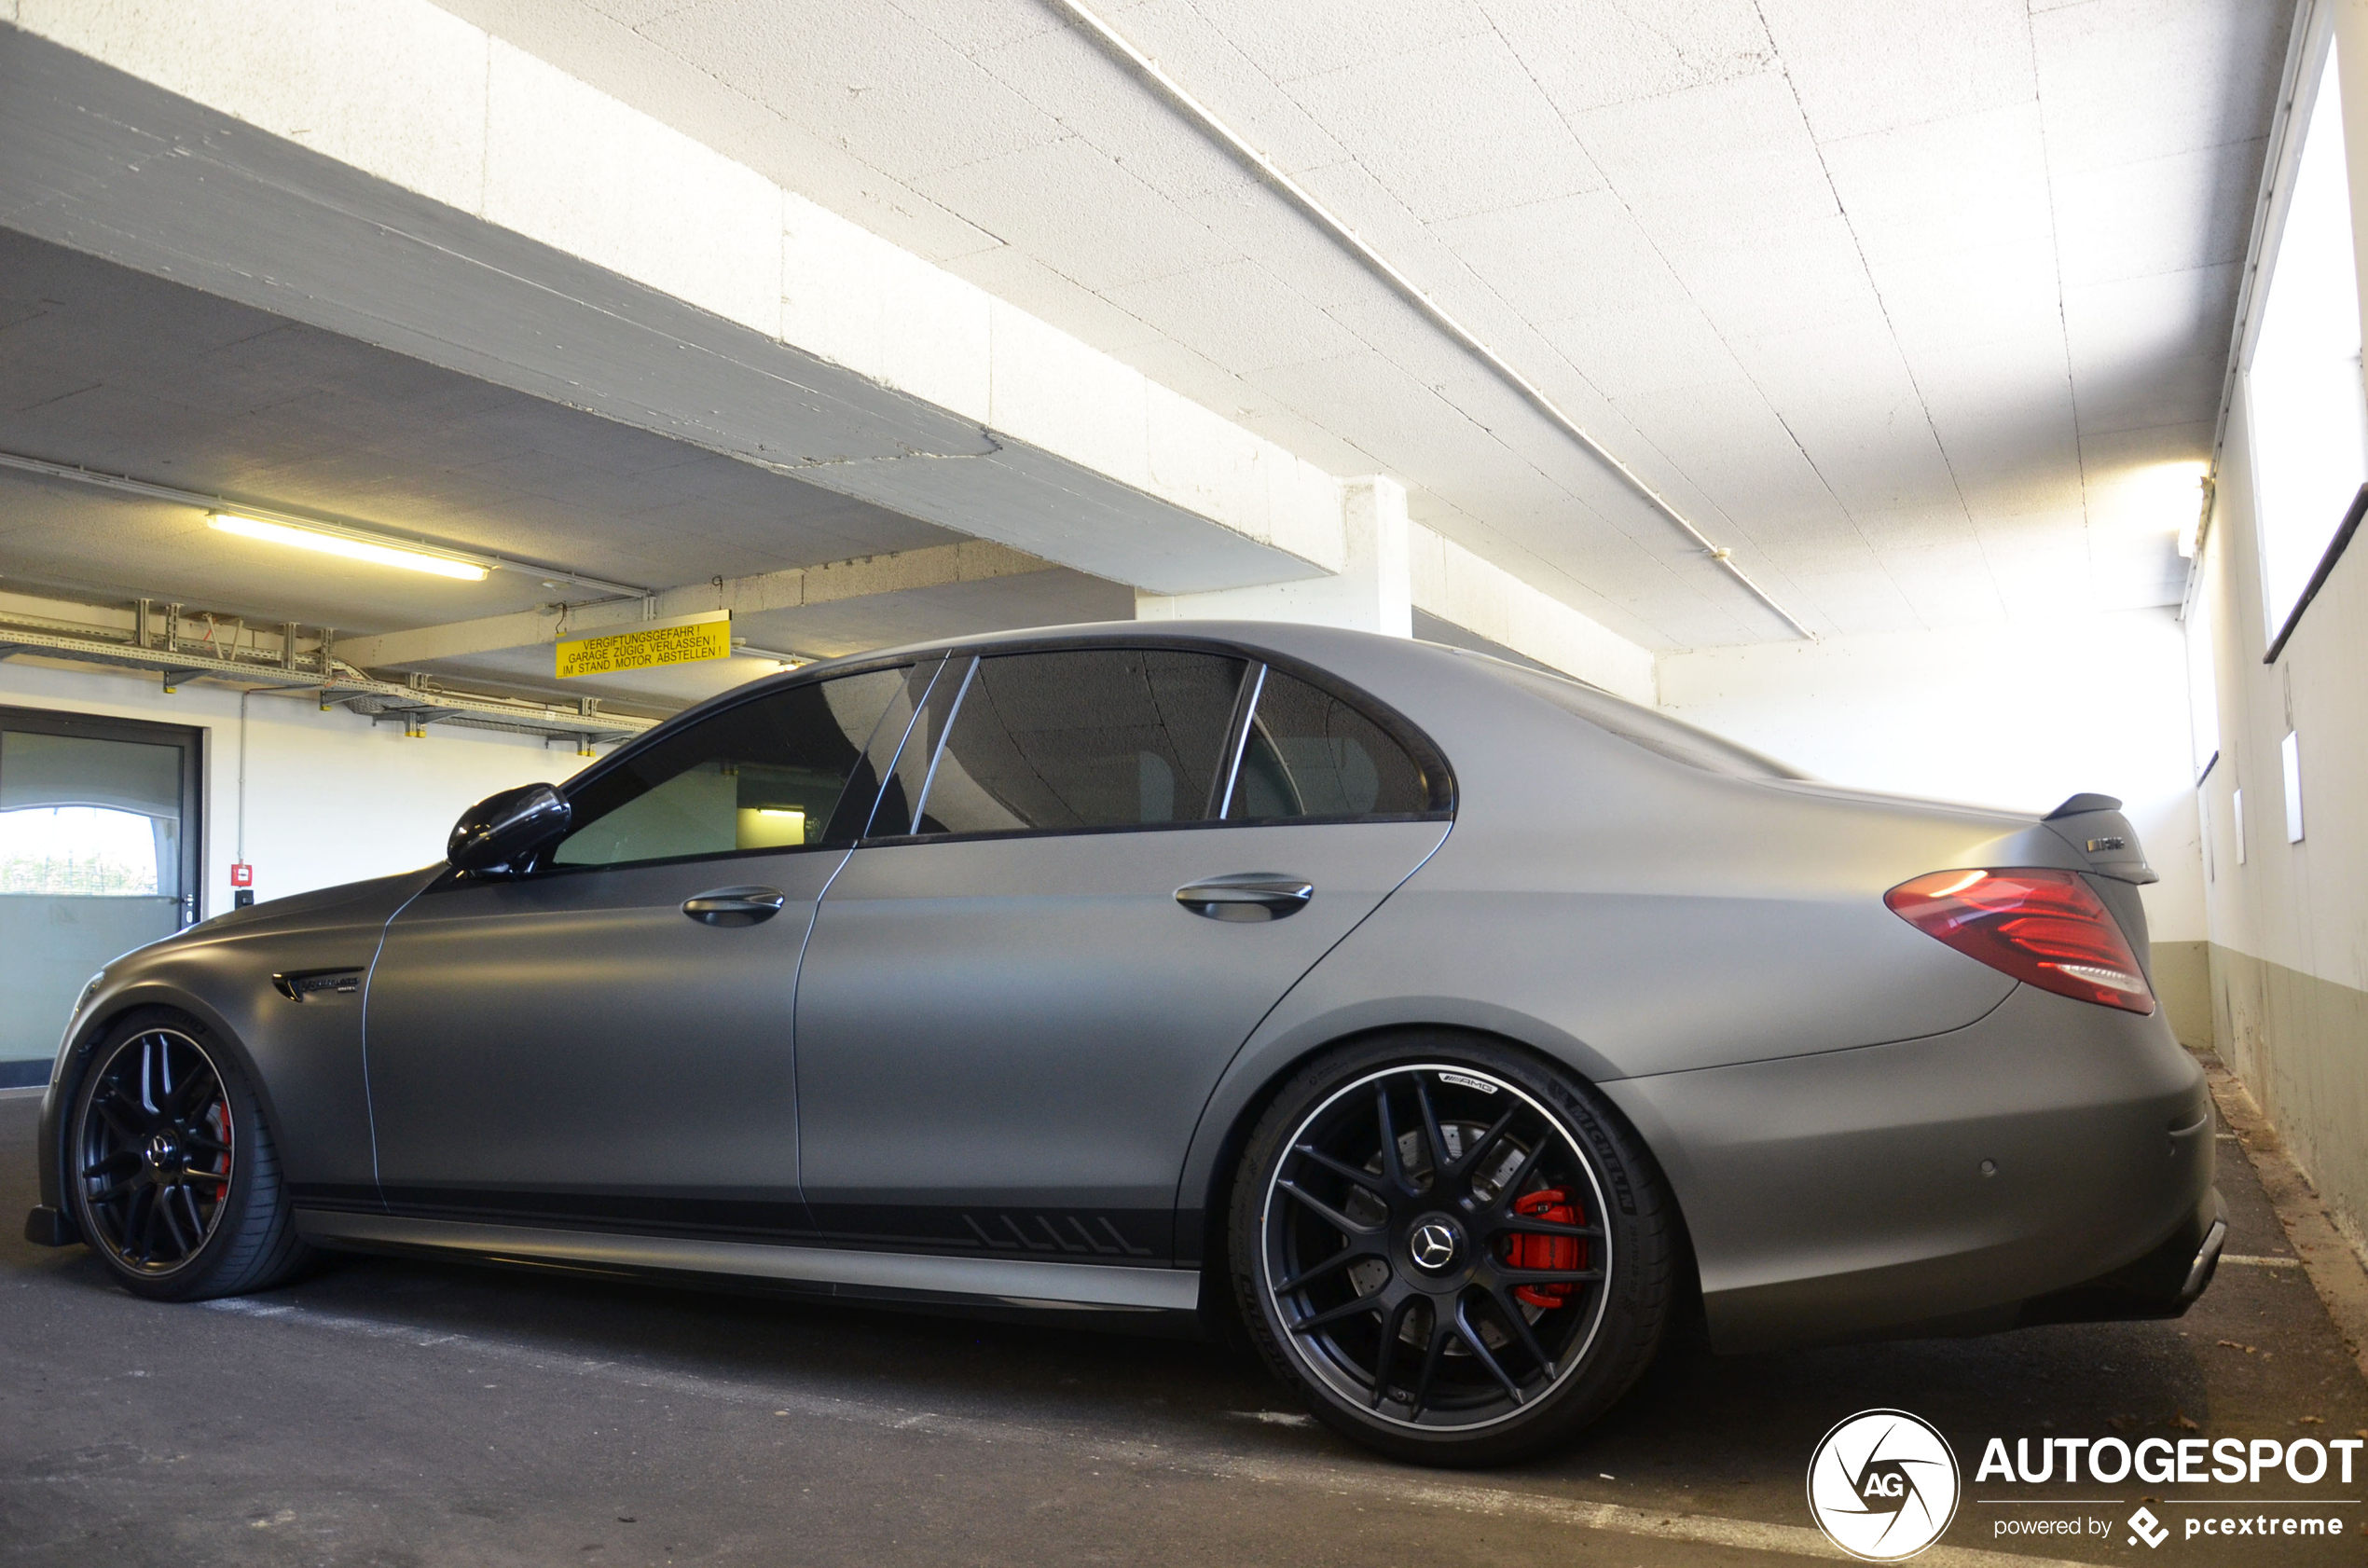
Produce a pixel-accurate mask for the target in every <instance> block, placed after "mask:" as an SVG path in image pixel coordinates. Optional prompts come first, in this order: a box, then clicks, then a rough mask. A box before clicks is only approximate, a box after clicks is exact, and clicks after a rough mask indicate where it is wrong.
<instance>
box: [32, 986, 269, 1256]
mask: <svg viewBox="0 0 2368 1568" xmlns="http://www.w3.org/2000/svg"><path fill="white" fill-rule="evenodd" d="M64 1144H65V1148H64V1151H63V1152H64V1157H65V1168H64V1170H63V1171H62V1173H61V1174H62V1177H63V1180H64V1187H65V1193H66V1204H67V1206H68V1212H70V1213H71V1214H72V1215H73V1217H74V1219H75V1223H76V1225H77V1226H79V1227H80V1228H81V1231H82V1236H83V1239H84V1241H86V1242H87V1243H88V1244H89V1246H90V1250H91V1251H93V1252H95V1253H97V1254H98V1255H99V1257H100V1259H102V1260H103V1262H104V1263H105V1264H106V1265H107V1271H108V1272H110V1273H112V1274H114V1275H115V1277H116V1279H117V1282H118V1283H120V1284H121V1285H122V1286H123V1287H124V1288H125V1289H127V1290H129V1291H131V1292H132V1294H134V1295H137V1296H145V1297H147V1298H148V1299H150V1300H158V1301H199V1300H206V1299H207V1298H209V1297H214V1296H236V1295H241V1294H243V1293H245V1292H247V1291H253V1290H266V1289H268V1288H270V1287H271V1286H275V1285H279V1284H282V1283H283V1282H285V1281H286V1280H287V1279H289V1278H290V1277H292V1276H293V1275H294V1274H296V1272H297V1271H298V1270H300V1269H302V1268H303V1267H304V1265H305V1263H306V1262H307V1261H308V1260H309V1259H310V1248H308V1247H307V1246H306V1245H304V1243H303V1242H302V1241H300V1240H298V1239H297V1236H296V1217H295V1213H294V1211H293V1208H292V1207H291V1205H290V1204H289V1203H288V1199H287V1188H286V1184H285V1182H284V1181H283V1180H282V1176H281V1171H280V1156H279V1150H278V1148H277V1147H276V1146H275V1145H274V1144H273V1142H272V1138H271V1130H270V1128H269V1127H268V1125H266V1124H265V1121H264V1117H263V1109H262V1106H261V1104H260V1102H259V1101H258V1100H257V1099H256V1097H255V1090H254V1087H253V1086H252V1085H251V1084H250V1083H249V1082H248V1081H247V1079H246V1075H245V1073H244V1072H242V1071H241V1068H240V1066H239V1061H238V1058H237V1056H236V1055H235V1054H234V1053H233V1052H230V1051H229V1050H228V1049H227V1047H226V1045H225V1043H224V1042H223V1041H222V1040H221V1039H220V1038H217V1037H216V1036H215V1035H214V1034H213V1033H212V1032H210V1031H209V1030H208V1029H207V1028H206V1027H205V1025H202V1024H200V1023H199V1022H198V1021H197V1020H196V1019H194V1018H192V1017H190V1016H188V1015H187V1014H186V1013H182V1012H176V1011H169V1010H165V1009H150V1010H146V1011H141V1012H136V1013H131V1014H129V1015H127V1016H126V1017H125V1018H124V1019H123V1020H122V1021H121V1022H119V1023H117V1025H115V1026H114V1027H113V1028H111V1029H110V1030H108V1031H107V1034H106V1036H105V1037H104V1038H103V1039H102V1040H101V1042H100V1044H99V1046H98V1048H97V1049H96V1050H94V1051H93V1052H91V1053H90V1059H89V1068H88V1070H86V1071H85V1072H84V1073H83V1075H82V1077H81V1080H80V1081H79V1082H77V1083H76V1086H75V1093H74V1098H73V1101H72V1103H71V1106H70V1107H69V1109H68V1111H67V1114H66V1119H65V1131H64Z"/></svg>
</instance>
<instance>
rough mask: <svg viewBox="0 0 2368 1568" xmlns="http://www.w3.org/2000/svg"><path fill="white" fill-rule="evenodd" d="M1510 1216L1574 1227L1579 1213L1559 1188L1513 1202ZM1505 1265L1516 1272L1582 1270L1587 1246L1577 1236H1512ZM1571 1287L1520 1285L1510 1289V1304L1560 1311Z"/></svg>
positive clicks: (1518, 1233) (1552, 1188) (1561, 1284)
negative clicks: (1521, 1303) (1516, 1303)
mask: <svg viewBox="0 0 2368 1568" xmlns="http://www.w3.org/2000/svg"><path fill="white" fill-rule="evenodd" d="M1513 1212H1514V1213H1515V1214H1518V1215H1521V1216H1524V1217H1527V1218H1530V1219H1542V1220H1545V1221H1546V1222H1547V1223H1548V1224H1549V1225H1576V1224H1578V1223H1579V1217H1578V1211H1577V1209H1576V1208H1575V1207H1573V1206H1572V1204H1571V1203H1570V1201H1569V1199H1568V1198H1567V1197H1565V1196H1564V1194H1563V1190H1562V1189H1561V1188H1559V1187H1549V1188H1548V1189H1546V1190H1544V1191H1542V1192H1531V1193H1528V1194H1526V1195H1525V1196H1522V1197H1520V1198H1516V1199H1514V1200H1513ZM1505 1261H1506V1262H1508V1263H1509V1264H1511V1265H1512V1266H1513V1267H1514V1268H1516V1269H1584V1268H1585V1267H1587V1244H1586V1243H1585V1242H1583V1241H1581V1240H1579V1239H1578V1238H1577V1237H1576V1236H1535V1235H1528V1234H1523V1233H1521V1232H1518V1231H1517V1232H1515V1233H1514V1234H1513V1235H1512V1236H1511V1237H1509V1238H1508V1245H1507V1246H1506V1248H1505ZM1570 1294H1571V1286H1570V1285H1569V1284H1568V1283H1567V1282H1564V1283H1560V1284H1555V1285H1521V1286H1514V1287H1513V1300H1516V1301H1525V1302H1527V1303H1528V1304H1529V1305H1531V1306H1533V1307H1549V1308H1551V1307H1559V1306H1561V1305H1562V1304H1563V1302H1565V1301H1567V1300H1570Z"/></svg>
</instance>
